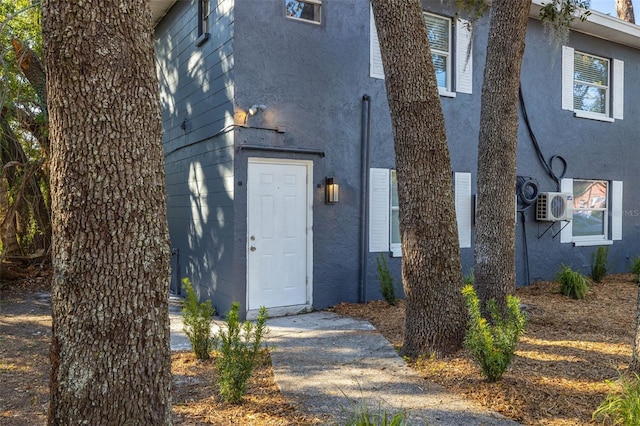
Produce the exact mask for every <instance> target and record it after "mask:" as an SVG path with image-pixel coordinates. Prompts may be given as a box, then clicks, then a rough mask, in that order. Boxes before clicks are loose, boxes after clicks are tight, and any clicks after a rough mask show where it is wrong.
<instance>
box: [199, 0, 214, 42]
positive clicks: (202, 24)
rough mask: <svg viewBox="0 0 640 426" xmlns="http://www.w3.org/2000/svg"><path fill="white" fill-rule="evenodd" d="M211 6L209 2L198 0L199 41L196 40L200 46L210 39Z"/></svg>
mask: <svg viewBox="0 0 640 426" xmlns="http://www.w3.org/2000/svg"><path fill="white" fill-rule="evenodd" d="M210 6H211V5H210V2H209V0H198V39H197V40H196V45H198V46H200V45H201V44H202V43H204V42H205V41H207V39H208V38H209V17H210V15H211V8H210Z"/></svg>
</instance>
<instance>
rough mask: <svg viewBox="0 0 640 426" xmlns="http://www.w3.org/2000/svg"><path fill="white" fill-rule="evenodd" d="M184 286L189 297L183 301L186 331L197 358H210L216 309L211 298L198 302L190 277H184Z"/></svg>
mask: <svg viewBox="0 0 640 426" xmlns="http://www.w3.org/2000/svg"><path fill="white" fill-rule="evenodd" d="M182 288H183V289H184V290H185V292H186V293H187V298H186V299H184V300H183V301H182V316H183V318H184V328H183V329H184V332H185V333H186V335H187V337H188V338H189V341H190V342H191V347H192V348H193V352H194V353H195V354H196V358H197V359H209V358H210V354H211V350H212V349H213V340H212V338H211V321H212V317H213V315H214V314H215V309H213V307H212V306H211V301H210V300H207V301H205V302H202V303H198V296H196V292H195V291H194V290H193V286H192V285H191V282H190V281H189V278H183V279H182Z"/></svg>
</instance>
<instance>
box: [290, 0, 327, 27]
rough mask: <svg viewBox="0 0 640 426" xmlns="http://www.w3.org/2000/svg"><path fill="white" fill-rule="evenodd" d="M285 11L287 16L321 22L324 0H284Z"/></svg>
mask: <svg viewBox="0 0 640 426" xmlns="http://www.w3.org/2000/svg"><path fill="white" fill-rule="evenodd" d="M284 13H285V16H287V18H292V19H300V20H302V21H308V22H313V23H316V24H319V23H320V22H321V18H322V1H321V0H284Z"/></svg>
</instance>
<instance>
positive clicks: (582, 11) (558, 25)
mask: <svg viewBox="0 0 640 426" xmlns="http://www.w3.org/2000/svg"><path fill="white" fill-rule="evenodd" d="M589 6H590V1H589V0H551V1H550V2H549V3H546V4H544V6H542V9H540V19H541V20H542V27H543V28H544V30H545V32H546V33H547V36H548V37H549V39H550V40H551V41H552V43H553V46H554V48H556V49H557V48H558V47H559V46H561V45H563V44H566V43H567V41H568V40H569V27H570V26H571V23H572V22H573V21H574V20H576V19H579V20H580V21H583V22H584V21H586V20H587V18H588V17H589V15H591V11H590V10H589Z"/></svg>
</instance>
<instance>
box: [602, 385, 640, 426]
mask: <svg viewBox="0 0 640 426" xmlns="http://www.w3.org/2000/svg"><path fill="white" fill-rule="evenodd" d="M619 383H620V386H621V391H620V392H610V393H609V395H607V398H606V399H605V400H604V401H603V402H602V404H600V406H599V407H598V409H597V410H596V411H594V413H593V416H592V417H593V420H596V421H602V422H603V423H605V422H606V423H610V424H613V425H624V426H635V425H638V424H640V378H638V375H634V378H633V379H627V378H621V379H620V381H619ZM610 384H612V383H610Z"/></svg>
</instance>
